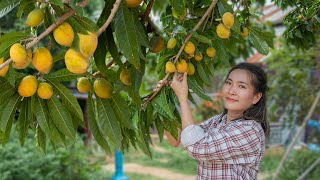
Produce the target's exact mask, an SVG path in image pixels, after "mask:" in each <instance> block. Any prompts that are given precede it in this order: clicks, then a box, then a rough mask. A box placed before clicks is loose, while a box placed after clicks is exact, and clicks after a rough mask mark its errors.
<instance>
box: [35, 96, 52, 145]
mask: <svg viewBox="0 0 320 180" xmlns="http://www.w3.org/2000/svg"><path fill="white" fill-rule="evenodd" d="M35 101H36V102H35V109H34V115H35V116H36V118H37V122H38V124H39V125H40V127H41V129H42V130H43V131H44V133H45V134H46V136H48V137H51V133H50V131H51V130H50V124H49V121H50V116H49V111H48V107H47V103H46V101H45V100H42V99H40V98H39V97H38V96H37V97H36V98H35ZM53 139H54V138H53Z"/></svg>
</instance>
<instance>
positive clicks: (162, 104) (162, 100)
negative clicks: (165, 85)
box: [152, 89, 176, 119]
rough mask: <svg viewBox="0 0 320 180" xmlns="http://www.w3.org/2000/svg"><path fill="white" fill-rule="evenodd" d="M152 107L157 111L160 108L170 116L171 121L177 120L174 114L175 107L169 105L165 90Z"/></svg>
mask: <svg viewBox="0 0 320 180" xmlns="http://www.w3.org/2000/svg"><path fill="white" fill-rule="evenodd" d="M152 105H153V107H154V108H155V110H156V111H158V110H159V109H160V108H161V109H162V110H163V111H164V112H165V113H166V114H167V115H168V116H169V118H170V119H175V118H176V117H175V116H174V114H173V111H174V108H175V107H174V106H173V105H172V104H169V103H168V100H167V92H166V90H165V89H162V90H161V92H160V94H159V95H158V96H156V98H154V100H153V101H152Z"/></svg>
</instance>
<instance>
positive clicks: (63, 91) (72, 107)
mask: <svg viewBox="0 0 320 180" xmlns="http://www.w3.org/2000/svg"><path fill="white" fill-rule="evenodd" d="M46 80H47V81H49V82H50V83H51V84H52V85H53V90H54V91H55V92H57V93H58V94H59V96H60V98H61V99H62V103H63V104H64V105H65V106H66V107H67V108H68V110H69V111H70V112H71V113H72V114H73V115H75V117H76V118H77V120H79V122H81V123H82V122H83V112H82V110H81V107H80V105H79V102H78V101H77V99H76V98H75V97H74V96H73V94H72V93H71V92H70V90H69V89H68V88H66V87H65V86H64V85H62V84H60V83H59V82H57V81H54V80H52V79H51V78H46Z"/></svg>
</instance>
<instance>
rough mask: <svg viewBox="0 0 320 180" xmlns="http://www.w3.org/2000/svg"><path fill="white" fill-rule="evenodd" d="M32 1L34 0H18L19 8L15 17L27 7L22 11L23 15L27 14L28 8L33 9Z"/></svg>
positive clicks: (19, 15)
mask: <svg viewBox="0 0 320 180" xmlns="http://www.w3.org/2000/svg"><path fill="white" fill-rule="evenodd" d="M34 3H35V1H33V0H22V1H21V2H20V5H19V9H18V11H17V17H18V18H21V15H22V13H23V12H24V10H25V9H27V11H26V12H24V13H25V15H28V14H29V10H31V9H34ZM0 18H1V17H0Z"/></svg>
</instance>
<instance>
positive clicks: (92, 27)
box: [72, 15, 98, 32]
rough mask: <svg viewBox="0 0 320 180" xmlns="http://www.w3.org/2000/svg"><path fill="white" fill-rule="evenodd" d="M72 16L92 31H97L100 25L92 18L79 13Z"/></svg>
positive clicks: (84, 27) (83, 26)
mask: <svg viewBox="0 0 320 180" xmlns="http://www.w3.org/2000/svg"><path fill="white" fill-rule="evenodd" d="M72 17H73V18H74V19H75V20H76V21H77V22H78V23H79V25H81V26H82V28H83V29H86V30H87V31H90V32H96V31H97V30H98V26H97V25H96V23H95V22H93V21H92V20H91V19H89V18H86V17H84V16H78V15H73V16H72Z"/></svg>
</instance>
